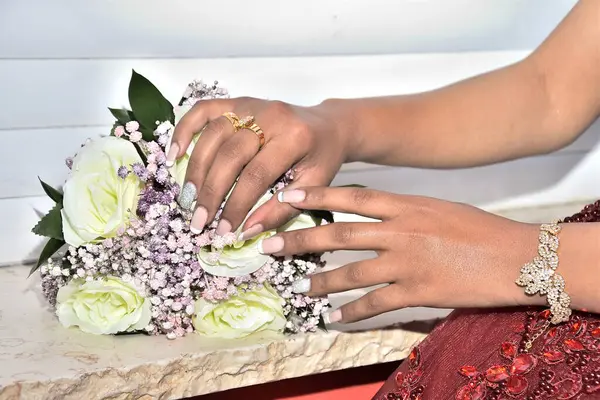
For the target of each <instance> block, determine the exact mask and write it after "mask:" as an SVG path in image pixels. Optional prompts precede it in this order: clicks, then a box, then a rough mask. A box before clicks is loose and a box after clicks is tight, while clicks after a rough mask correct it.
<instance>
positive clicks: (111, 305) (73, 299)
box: [56, 277, 151, 335]
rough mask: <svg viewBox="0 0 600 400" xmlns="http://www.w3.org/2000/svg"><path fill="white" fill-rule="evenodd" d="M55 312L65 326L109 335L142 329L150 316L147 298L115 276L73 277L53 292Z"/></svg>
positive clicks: (148, 321)
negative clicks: (94, 278) (85, 278)
mask: <svg viewBox="0 0 600 400" xmlns="http://www.w3.org/2000/svg"><path fill="white" fill-rule="evenodd" d="M56 302H57V304H56V315H57V316H58V319H59V321H60V322H61V323H62V325H63V326H64V327H65V328H68V327H71V326H77V327H79V329H81V330H82V331H83V332H86V333H93V334H96V335H110V334H115V333H119V332H129V331H137V330H141V329H144V328H145V327H146V326H147V325H148V324H149V323H150V318H151V313H150V301H149V300H148V299H146V298H145V297H143V296H142V295H140V294H139V293H138V292H137V290H136V289H135V288H134V287H133V286H131V285H129V284H127V283H125V282H123V281H122V280H120V279H119V278H115V277H108V278H104V279H98V280H93V281H89V282H87V281H85V280H83V279H73V280H71V281H70V282H69V284H68V285H66V286H63V287H61V288H60V289H59V290H58V294H57V296H56Z"/></svg>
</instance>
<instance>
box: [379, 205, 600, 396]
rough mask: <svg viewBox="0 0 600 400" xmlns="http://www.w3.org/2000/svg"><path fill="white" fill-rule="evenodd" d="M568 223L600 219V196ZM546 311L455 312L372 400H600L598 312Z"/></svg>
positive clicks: (538, 309)
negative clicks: (558, 319) (556, 320)
mask: <svg viewBox="0 0 600 400" xmlns="http://www.w3.org/2000/svg"><path fill="white" fill-rule="evenodd" d="M563 222H565V223H568V222H600V200H599V201H597V202H596V203H594V204H590V205H588V206H586V207H585V208H584V209H583V210H582V211H581V212H580V213H578V214H575V215H574V216H572V217H569V218H566V219H565V220H564V221H563ZM599 262H600V260H599ZM549 315H550V313H549V310H546V309H543V308H528V309H520V308H517V309H499V310H457V311H455V312H453V313H452V314H451V315H450V316H449V317H448V318H447V319H446V320H445V321H444V322H442V323H441V324H440V325H439V326H437V327H436V329H435V330H434V331H433V332H432V333H431V334H430V335H429V336H428V337H427V338H426V339H425V340H424V341H423V343H421V344H420V345H419V346H418V347H416V348H414V349H413V350H412V352H411V353H410V356H409V357H408V359H407V360H405V361H404V362H403V363H402V365H401V366H400V367H399V368H398V369H397V370H396V371H395V372H394V374H393V375H392V376H391V377H390V378H389V379H388V380H387V382H386V383H385V384H384V386H383V387H382V388H381V389H380V391H379V392H378V393H377V394H376V395H375V399H377V400H396V399H402V400H410V399H424V400H426V399H434V400H438V399H439V400H450V399H453V400H454V399H457V400H510V399H525V400H530V399H531V400H533V399H535V400H538V399H539V400H541V399H544V400H546V399H547V400H558V399H577V400H583V399H600V315H598V314H590V313H585V312H574V313H573V315H572V316H571V318H570V320H569V321H568V322H565V323H562V324H559V325H550V323H549V322H548V318H549Z"/></svg>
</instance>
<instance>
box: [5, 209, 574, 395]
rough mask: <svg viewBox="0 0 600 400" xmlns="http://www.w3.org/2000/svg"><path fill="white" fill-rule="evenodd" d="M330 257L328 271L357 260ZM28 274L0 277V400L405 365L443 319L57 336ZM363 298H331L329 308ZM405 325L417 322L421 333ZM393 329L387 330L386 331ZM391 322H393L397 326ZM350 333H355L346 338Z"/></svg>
mask: <svg viewBox="0 0 600 400" xmlns="http://www.w3.org/2000/svg"><path fill="white" fill-rule="evenodd" d="M581 204H582V203H574V204H569V205H561V206H556V207H545V208H538V209H523V210H505V211H497V213H498V214H501V215H504V216H507V217H510V218H513V219H516V220H521V221H528V222H541V221H548V220H551V219H554V218H556V217H560V216H565V215H569V214H571V213H573V212H575V211H577V210H578V209H580V208H581ZM356 257H357V256H356V253H353V254H344V253H336V255H335V260H334V262H332V263H331V265H332V266H336V265H343V264H344V263H346V262H348V261H349V260H356ZM28 271H29V267H27V266H13V267H4V268H0V400H12V399H32V400H33V399H56V400H58V399H65V400H69V399H73V400H81V399H86V400H94V399H113V400H117V399H118V400H121V399H122V400H125V399H127V400H129V399H140V400H141V399H143V400H150V399H180V398H185V397H191V396H196V395H201V394H207V393H212V392H218V391H223V390H228V389H231V388H235V387H241V386H248V385H255V384H260V383H266V382H271V381H276V380H282V379H288V378H294V377H299V376H305V375H309V374H316V373H320V372H327V371H334V370H340V369H346V368H351V367H358V366H365V365H370V364H375V363H381V362H388V361H396V360H401V359H403V358H405V357H406V356H407V354H408V352H409V351H410V349H411V348H412V346H414V345H415V344H416V343H418V342H419V341H420V340H422V339H423V338H424V337H425V335H426V333H425V332H427V331H428V330H429V329H431V326H432V324H431V323H430V322H426V321H431V320H432V319H435V318H438V317H442V316H444V315H446V314H447V313H448V310H432V309H423V308H417V309H408V310H399V311H396V312H393V313H388V314H385V315H383V316H380V317H377V318H373V319H371V320H368V321H363V322H361V323H358V324H351V325H348V326H345V327H344V329H345V330H347V331H350V332H342V331H339V330H331V328H338V329H341V327H340V326H332V327H330V331H329V332H319V333H316V334H312V335H295V336H290V337H280V336H277V337H273V336H270V337H269V336H255V337H251V338H247V339H244V340H236V341H227V340H217V339H211V340H208V339H205V338H202V337H200V336H198V335H193V334H192V335H189V336H187V337H185V338H183V339H177V340H174V341H170V340H167V339H166V338H165V337H150V336H144V335H127V336H95V335H89V334H85V333H82V332H80V331H78V330H76V329H64V328H63V327H62V326H61V325H60V324H59V323H58V321H57V319H56V318H55V316H54V314H53V313H52V312H51V311H50V310H49V309H48V307H47V306H46V303H45V300H44V298H43V297H42V295H41V290H40V288H39V278H37V277H32V278H30V279H26V277H27V274H28ZM362 294H364V291H354V292H347V293H345V294H341V295H337V296H334V297H332V298H331V302H332V305H333V306H334V307H337V306H339V305H340V304H342V303H345V302H347V301H349V300H352V299H354V298H356V297H358V296H360V295H362ZM411 321H425V322H424V323H422V324H419V323H416V324H415V323H413V324H412V325H411V324H410V322H411ZM392 323H397V325H396V326H398V327H395V328H385V329H382V328H381V327H383V326H389V325H391V324H392ZM398 323H400V324H399V325H398ZM352 331H354V332H352Z"/></svg>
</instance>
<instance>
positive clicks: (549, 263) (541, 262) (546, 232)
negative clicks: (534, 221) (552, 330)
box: [516, 222, 572, 324]
mask: <svg viewBox="0 0 600 400" xmlns="http://www.w3.org/2000/svg"><path fill="white" fill-rule="evenodd" d="M560 229H561V227H560V225H559V224H558V223H556V222H554V223H551V224H542V225H541V226H540V236H539V242H540V243H539V245H538V256H536V257H535V258H534V259H533V261H531V262H528V263H527V264H525V265H523V267H522V268H521V275H519V278H518V279H517V280H516V284H517V285H519V286H521V287H525V293H526V294H528V295H534V294H536V293H539V294H540V296H543V295H546V298H547V300H548V304H549V305H550V312H551V313H552V318H551V319H550V322H552V323H553V324H558V323H560V322H564V321H567V320H568V319H569V317H570V316H571V312H572V311H571V308H570V305H571V298H570V297H569V295H568V294H567V293H566V292H565V280H564V279H563V277H562V276H561V275H560V274H559V273H557V272H556V268H558V254H557V253H556V252H557V251H558V233H559V232H560Z"/></svg>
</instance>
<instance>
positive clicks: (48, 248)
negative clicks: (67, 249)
mask: <svg viewBox="0 0 600 400" xmlns="http://www.w3.org/2000/svg"><path fill="white" fill-rule="evenodd" d="M64 244H65V242H64V240H58V239H50V240H48V242H47V243H46V245H45V246H44V249H43V250H42V253H41V254H40V258H39V259H38V262H37V263H36V264H35V265H34V266H33V267H31V270H30V271H29V276H31V274H33V273H34V272H35V271H37V270H38V268H39V267H40V266H41V265H42V264H43V263H45V262H46V260H48V259H49V258H50V257H52V256H53V255H54V254H55V253H56V252H57V251H58V250H60V248H61V247H63V245H64ZM29 276H28V278H29Z"/></svg>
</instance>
